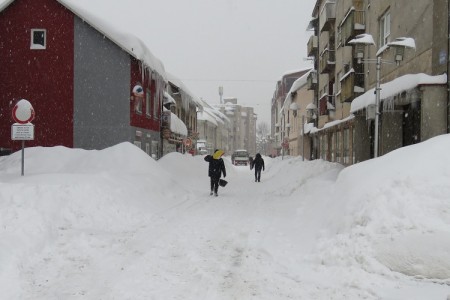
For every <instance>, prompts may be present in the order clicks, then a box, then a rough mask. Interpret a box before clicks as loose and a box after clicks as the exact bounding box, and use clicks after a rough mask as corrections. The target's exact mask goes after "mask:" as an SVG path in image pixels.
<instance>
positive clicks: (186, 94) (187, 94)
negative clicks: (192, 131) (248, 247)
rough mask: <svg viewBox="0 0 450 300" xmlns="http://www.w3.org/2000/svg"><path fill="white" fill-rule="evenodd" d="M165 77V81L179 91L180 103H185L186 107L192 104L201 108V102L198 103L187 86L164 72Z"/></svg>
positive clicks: (198, 100) (197, 99)
mask: <svg viewBox="0 0 450 300" xmlns="http://www.w3.org/2000/svg"><path fill="white" fill-rule="evenodd" d="M166 75H167V80H168V81H170V82H171V83H172V84H173V85H175V86H176V87H178V88H179V89H180V90H181V97H182V101H183V102H187V103H186V105H189V103H190V102H193V103H194V105H196V106H203V102H202V101H200V99H199V98H198V97H197V96H196V95H194V93H192V92H191V91H190V90H189V89H188V88H187V86H186V85H185V84H184V83H183V81H181V79H179V78H178V77H176V76H175V75H173V74H172V73H170V72H166ZM186 108H187V107H186Z"/></svg>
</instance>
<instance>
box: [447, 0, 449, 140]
mask: <svg viewBox="0 0 450 300" xmlns="http://www.w3.org/2000/svg"><path fill="white" fill-rule="evenodd" d="M447 12H448V14H447V133H449V132H450V76H449V75H450V74H449V72H450V3H449V1H447Z"/></svg>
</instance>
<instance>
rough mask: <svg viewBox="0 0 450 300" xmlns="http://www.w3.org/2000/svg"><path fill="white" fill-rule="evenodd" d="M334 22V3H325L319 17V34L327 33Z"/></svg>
mask: <svg viewBox="0 0 450 300" xmlns="http://www.w3.org/2000/svg"><path fill="white" fill-rule="evenodd" d="M335 20H336V3H335V2H334V1H333V2H331V1H328V2H326V3H325V4H324V5H323V7H322V10H321V12H320V16H319V28H320V32H323V31H329V30H330V29H331V28H332V26H333V24H334V21H335Z"/></svg>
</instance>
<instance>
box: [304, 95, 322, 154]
mask: <svg viewBox="0 0 450 300" xmlns="http://www.w3.org/2000/svg"><path fill="white" fill-rule="evenodd" d="M316 112H317V106H316V105H315V104H314V103H309V104H308V105H307V106H306V116H307V118H308V122H309V121H311V120H313V121H314V123H315V121H316V119H317V115H316ZM303 129H305V122H303ZM313 138H314V139H316V137H315V136H314V137H313ZM314 141H316V140H314ZM314 141H312V140H310V159H311V158H312V156H313V154H314V153H313V152H315V151H314V149H313V142H314ZM316 145H317V144H316ZM318 157H319V155H318V153H317V155H316V157H315V158H316V159H317V158H318Z"/></svg>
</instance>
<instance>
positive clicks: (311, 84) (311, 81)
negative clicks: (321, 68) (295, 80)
mask: <svg viewBox="0 0 450 300" xmlns="http://www.w3.org/2000/svg"><path fill="white" fill-rule="evenodd" d="M306 86H307V88H308V90H315V89H316V86H317V71H316V70H312V71H311V72H310V73H309V74H308V77H307V78H306Z"/></svg>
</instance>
